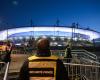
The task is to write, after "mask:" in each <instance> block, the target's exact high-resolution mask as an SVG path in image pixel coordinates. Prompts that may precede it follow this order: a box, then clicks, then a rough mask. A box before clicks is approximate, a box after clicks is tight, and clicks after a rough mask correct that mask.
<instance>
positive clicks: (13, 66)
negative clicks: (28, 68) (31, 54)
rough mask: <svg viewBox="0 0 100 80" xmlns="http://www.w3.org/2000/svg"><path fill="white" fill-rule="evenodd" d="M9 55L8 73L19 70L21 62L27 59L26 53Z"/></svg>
mask: <svg viewBox="0 0 100 80" xmlns="http://www.w3.org/2000/svg"><path fill="white" fill-rule="evenodd" d="M11 57H12V60H11V63H10V67H9V73H11V72H19V71H20V68H21V66H22V64H23V62H24V61H25V59H27V57H28V55H26V54H12V55H11Z"/></svg>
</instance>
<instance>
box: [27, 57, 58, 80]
mask: <svg viewBox="0 0 100 80" xmlns="http://www.w3.org/2000/svg"><path fill="white" fill-rule="evenodd" d="M57 59H58V57H56V56H50V57H36V56H32V57H29V58H28V60H29V65H28V67H29V75H30V80H56V65H57V61H56V60H57Z"/></svg>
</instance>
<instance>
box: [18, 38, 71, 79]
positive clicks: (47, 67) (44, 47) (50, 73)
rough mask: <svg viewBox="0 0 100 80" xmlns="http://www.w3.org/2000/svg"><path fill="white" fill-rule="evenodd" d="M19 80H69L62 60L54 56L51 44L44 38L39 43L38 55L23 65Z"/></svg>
mask: <svg viewBox="0 0 100 80" xmlns="http://www.w3.org/2000/svg"><path fill="white" fill-rule="evenodd" d="M18 80H69V79H68V73H67V71H66V68H65V66H64V64H63V62H62V61H61V60H59V59H58V57H56V56H52V55H51V52H50V42H49V40H48V39H46V38H43V39H40V40H38V42H37V53H36V55H35V56H31V57H29V58H28V60H27V61H25V63H24V64H23V66H22V68H21V70H20V76H19V79H18Z"/></svg>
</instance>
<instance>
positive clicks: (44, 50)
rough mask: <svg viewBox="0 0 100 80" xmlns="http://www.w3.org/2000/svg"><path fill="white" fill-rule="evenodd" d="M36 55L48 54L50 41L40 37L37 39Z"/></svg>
mask: <svg viewBox="0 0 100 80" xmlns="http://www.w3.org/2000/svg"><path fill="white" fill-rule="evenodd" d="M36 46H37V55H40V56H50V55H51V54H50V42H49V40H48V39H47V38H42V39H39V40H38V41H37V45H36Z"/></svg>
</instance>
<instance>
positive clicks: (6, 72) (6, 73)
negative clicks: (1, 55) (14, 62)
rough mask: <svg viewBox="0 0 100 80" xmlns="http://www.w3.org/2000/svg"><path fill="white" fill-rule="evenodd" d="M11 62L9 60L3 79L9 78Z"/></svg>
mask: <svg viewBox="0 0 100 80" xmlns="http://www.w3.org/2000/svg"><path fill="white" fill-rule="evenodd" d="M9 64H10V62H8V63H7V64H6V70H5V74H4V78H3V80H7V78H8V70H9Z"/></svg>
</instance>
